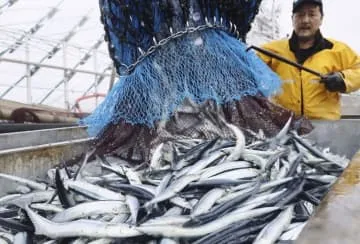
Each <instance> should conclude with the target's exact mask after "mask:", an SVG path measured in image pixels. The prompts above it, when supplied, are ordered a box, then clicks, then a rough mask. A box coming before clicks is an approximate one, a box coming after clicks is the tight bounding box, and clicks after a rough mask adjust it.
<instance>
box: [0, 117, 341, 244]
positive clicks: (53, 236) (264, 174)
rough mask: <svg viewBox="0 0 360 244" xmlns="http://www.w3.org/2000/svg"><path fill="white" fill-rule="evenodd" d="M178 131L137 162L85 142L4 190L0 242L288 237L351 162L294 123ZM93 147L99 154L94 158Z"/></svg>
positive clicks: (288, 240) (208, 240) (262, 240)
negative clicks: (82, 149) (206, 136)
mask: <svg viewBox="0 0 360 244" xmlns="http://www.w3.org/2000/svg"><path fill="white" fill-rule="evenodd" d="M290 122H291V119H290V120H289V121H288V123H287V125H286V126H285V127H284V128H283V129H282V130H281V131H280V132H279V134H278V135H276V136H275V137H274V138H264V137H263V136H261V135H260V134H254V136H253V138H246V139H245V137H244V134H243V132H242V131H241V130H240V129H239V128H237V127H236V126H234V125H231V124H227V126H228V128H229V129H230V130H231V131H232V132H233V134H234V135H235V136H234V139H232V138H229V139H224V138H216V139H213V140H200V139H193V140H189V139H179V140H174V141H168V142H165V143H163V144H160V145H159V146H158V147H156V148H155V149H154V150H153V153H152V158H151V161H150V162H145V163H143V164H141V165H137V166H134V165H133V164H131V163H130V162H127V161H125V160H123V159H120V158H117V157H113V156H107V157H105V156H96V158H95V157H94V155H92V153H93V151H89V152H88V153H87V154H86V156H85V157H84V159H83V160H82V162H80V163H79V164H78V165H74V166H71V167H66V166H64V167H59V168H54V169H50V170H49V171H48V174H47V175H48V178H47V179H43V180H42V181H31V180H28V179H23V178H20V177H16V176H12V175H6V174H0V178H2V179H7V180H9V181H13V182H16V184H18V188H17V190H16V192H11V193H9V194H8V195H6V196H3V197H1V198H0V243H32V242H33V243H92V244H95V243H97V244H99V243H161V244H165V243H167V244H172V243H194V244H204V243H208V244H213V243H224V244H225V243H226V244H228V243H291V241H293V240H296V238H297V237H298V235H299V234H300V232H301V230H302V229H303V228H304V226H305V224H306V222H307V221H308V219H309V217H310V216H311V214H312V213H313V211H314V208H315V207H316V206H317V205H318V204H319V203H320V201H321V199H322V198H323V196H324V195H325V194H326V193H327V191H328V190H329V188H330V187H331V185H332V184H333V183H334V182H335V181H336V179H337V177H338V176H339V175H340V174H341V173H342V171H343V170H344V168H345V167H346V165H347V163H348V160H347V159H346V158H343V157H340V156H337V155H333V154H331V153H330V152H328V151H327V150H320V149H319V148H317V147H315V146H314V145H313V144H312V143H311V142H310V141H308V140H306V139H305V138H303V137H301V136H299V135H298V134H297V133H296V132H294V131H288V128H289V124H290ZM90 156H93V158H94V159H92V160H89V158H91V157H90Z"/></svg>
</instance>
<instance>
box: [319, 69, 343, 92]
mask: <svg viewBox="0 0 360 244" xmlns="http://www.w3.org/2000/svg"><path fill="white" fill-rule="evenodd" d="M320 83H324V85H325V87H326V89H328V90H329V91H331V92H345V91H346V85H345V81H344V78H343V75H342V74H341V73H340V72H335V73H330V74H327V75H325V77H324V78H322V79H321V80H320Z"/></svg>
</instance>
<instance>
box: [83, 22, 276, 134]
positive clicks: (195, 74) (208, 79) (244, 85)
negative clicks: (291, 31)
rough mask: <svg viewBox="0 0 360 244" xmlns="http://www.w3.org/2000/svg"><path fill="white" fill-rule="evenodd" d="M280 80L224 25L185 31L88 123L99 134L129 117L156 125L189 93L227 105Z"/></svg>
mask: <svg viewBox="0 0 360 244" xmlns="http://www.w3.org/2000/svg"><path fill="white" fill-rule="evenodd" d="M279 87H280V80H279V78H278V76H277V75H275V74H274V73H273V72H272V71H271V70H270V69H269V68H268V67H267V66H266V65H265V64H264V63H263V62H262V61H261V60H260V59H259V58H258V57H257V56H256V55H255V54H254V53H253V52H252V51H251V52H250V51H249V52H247V51H246V45H245V44H244V43H242V42H240V41H239V40H237V39H235V38H233V37H231V36H230V35H228V34H227V33H226V32H223V31H221V30H214V29H207V30H203V31H199V32H196V33H192V34H187V35H184V36H182V37H180V38H178V39H174V40H171V41H170V42H169V43H167V44H166V45H164V46H161V47H159V48H158V50H156V51H155V52H154V53H152V54H151V55H149V56H147V57H146V58H145V59H144V60H143V61H142V62H140V63H139V64H138V65H137V67H136V68H135V69H134V71H133V72H132V73H131V74H129V75H125V76H122V77H121V78H120V80H119V81H118V82H117V83H116V85H115V86H114V87H113V89H112V90H111V92H110V93H109V94H108V95H107V97H106V99H105V100H104V101H103V103H102V104H101V105H100V106H98V108H97V109H96V110H95V111H94V112H93V113H92V114H91V115H90V116H89V117H87V118H86V119H85V120H84V122H85V123H86V124H87V125H88V126H89V133H90V134H91V135H96V134H98V133H99V131H101V129H102V128H104V126H105V125H107V124H108V123H118V122H119V121H121V120H124V121H126V122H128V123H131V124H145V125H147V126H149V127H153V126H154V122H156V121H159V120H167V119H168V118H169V117H170V116H171V115H172V114H173V113H174V111H175V110H176V109H177V108H178V107H179V106H180V105H181V104H182V102H183V101H184V99H185V98H189V99H191V100H192V101H194V102H196V103H199V104H201V103H203V102H205V101H206V100H214V101H216V103H217V104H224V103H226V102H229V101H232V100H240V99H241V98H242V97H243V96H246V95H255V94H257V93H259V92H260V93H261V94H263V95H265V96H269V95H271V94H272V93H273V92H275V91H276V90H277V89H278V88H279Z"/></svg>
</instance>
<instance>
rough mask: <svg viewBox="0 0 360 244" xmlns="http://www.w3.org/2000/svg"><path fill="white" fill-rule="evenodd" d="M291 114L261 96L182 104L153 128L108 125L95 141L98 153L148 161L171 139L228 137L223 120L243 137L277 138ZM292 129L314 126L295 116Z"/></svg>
mask: <svg viewBox="0 0 360 244" xmlns="http://www.w3.org/2000/svg"><path fill="white" fill-rule="evenodd" d="M291 115H292V112H291V111H289V110H287V109H284V108H282V107H279V106H277V105H275V104H273V103H271V102H270V101H269V100H268V99H266V98H265V97H263V96H260V95H258V96H247V97H243V98H242V99H241V100H240V101H233V102H229V103H227V104H225V105H222V106H217V105H216V103H215V102H213V101H208V102H206V103H204V104H201V105H198V104H194V103H192V102H191V101H189V100H185V101H184V104H183V105H182V106H181V107H180V108H179V109H178V110H177V112H176V113H175V114H174V115H173V116H172V117H171V119H170V120H168V121H161V122H159V123H157V125H156V126H155V128H148V127H146V126H143V125H131V124H128V123H126V122H121V123H118V124H110V125H108V126H107V127H106V128H105V130H104V131H103V133H101V135H100V136H98V138H97V139H96V141H95V144H94V146H95V147H96V148H97V153H98V154H108V153H113V154H116V155H118V156H121V157H123V158H126V159H128V160H132V161H138V162H144V161H148V160H149V157H150V152H151V149H152V148H154V147H155V146H156V145H158V144H159V143H161V142H165V141H168V140H174V139H189V138H194V139H195V138H196V139H213V138H215V137H219V136H220V137H229V136H231V132H229V130H228V128H227V127H226V126H225V124H224V119H225V120H226V121H227V122H229V123H232V124H234V125H236V126H238V127H240V128H242V129H243V131H244V133H245V135H246V136H251V133H249V131H252V132H255V133H257V132H259V131H260V130H261V131H263V133H264V134H265V136H267V137H272V136H274V135H276V134H277V133H278V132H279V131H280V130H281V129H282V127H283V126H284V125H285V123H286V122H287V121H288V119H289V118H290V116H291ZM291 128H292V129H295V130H297V131H298V133H299V134H306V133H309V132H310V131H311V130H312V129H313V127H312V125H311V123H310V121H308V120H306V119H305V118H303V117H295V118H294V119H293V121H292V124H291Z"/></svg>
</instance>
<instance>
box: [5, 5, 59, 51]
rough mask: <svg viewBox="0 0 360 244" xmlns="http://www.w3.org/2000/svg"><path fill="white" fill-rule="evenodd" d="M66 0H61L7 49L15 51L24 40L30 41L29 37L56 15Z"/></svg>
mask: <svg viewBox="0 0 360 244" xmlns="http://www.w3.org/2000/svg"><path fill="white" fill-rule="evenodd" d="M63 2H64V0H61V1H60V2H59V3H58V4H57V5H56V6H55V7H54V8H52V9H51V10H50V11H49V12H48V13H47V14H46V15H45V16H44V17H42V18H41V19H40V20H39V21H38V22H37V23H36V24H35V25H34V26H33V27H31V28H30V30H28V31H27V32H25V33H24V34H23V35H22V36H21V37H20V38H18V39H17V40H16V41H15V42H14V44H12V45H10V47H9V48H8V49H7V50H8V51H9V53H12V52H14V51H15V50H16V49H18V48H19V47H20V46H21V45H22V44H23V43H24V40H26V41H28V40H29V37H31V36H32V35H34V34H35V33H36V32H37V31H38V30H39V29H40V28H41V27H42V26H43V24H44V22H46V21H48V20H50V19H51V18H52V17H54V15H55V14H56V13H57V12H58V11H59V9H58V7H59V6H60V4H62V3H63Z"/></svg>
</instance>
